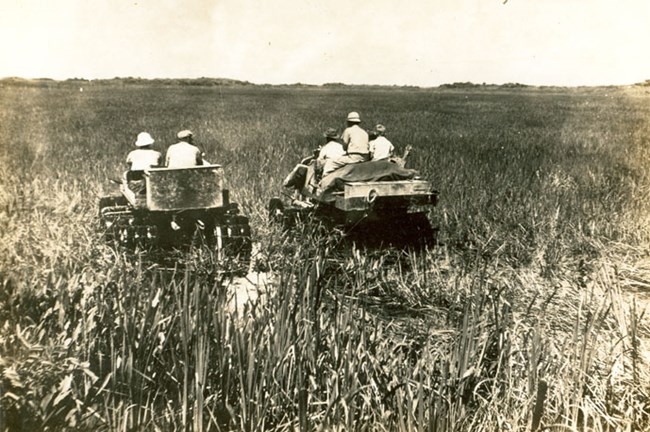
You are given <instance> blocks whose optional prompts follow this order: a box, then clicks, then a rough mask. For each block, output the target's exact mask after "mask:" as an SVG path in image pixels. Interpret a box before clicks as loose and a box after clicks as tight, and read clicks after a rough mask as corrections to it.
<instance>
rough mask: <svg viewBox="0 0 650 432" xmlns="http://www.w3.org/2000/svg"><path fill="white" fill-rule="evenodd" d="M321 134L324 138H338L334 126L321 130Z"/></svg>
mask: <svg viewBox="0 0 650 432" xmlns="http://www.w3.org/2000/svg"><path fill="white" fill-rule="evenodd" d="M323 136H324V137H325V138H334V139H338V138H339V132H338V131H337V130H336V129H334V128H328V129H327V130H326V131H325V132H323Z"/></svg>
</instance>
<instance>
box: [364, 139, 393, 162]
mask: <svg viewBox="0 0 650 432" xmlns="http://www.w3.org/2000/svg"><path fill="white" fill-rule="evenodd" d="M368 145H369V147H370V154H371V155H372V160H374V161H376V160H382V159H388V158H389V157H391V156H392V155H393V151H395V147H394V146H393V144H392V143H391V142H390V141H388V139H386V137H383V136H378V137H377V138H375V139H374V140H372V141H370V144H368Z"/></svg>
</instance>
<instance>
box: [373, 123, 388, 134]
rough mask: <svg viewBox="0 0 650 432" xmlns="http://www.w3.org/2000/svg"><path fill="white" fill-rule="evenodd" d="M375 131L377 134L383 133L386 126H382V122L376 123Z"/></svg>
mask: <svg viewBox="0 0 650 432" xmlns="http://www.w3.org/2000/svg"><path fill="white" fill-rule="evenodd" d="M375 131H376V132H377V133H378V134H379V135H383V134H384V132H386V126H384V125H383V124H378V125H377V126H375Z"/></svg>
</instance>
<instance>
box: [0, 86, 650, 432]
mask: <svg viewBox="0 0 650 432" xmlns="http://www.w3.org/2000/svg"><path fill="white" fill-rule="evenodd" d="M0 101H1V103H2V109H0V137H2V138H0V139H1V141H0V163H1V164H2V166H3V167H4V169H2V170H0V226H1V227H2V230H0V283H1V284H2V286H1V287H0V354H1V357H0V370H1V372H2V374H1V376H0V392H1V393H0V398H1V403H2V410H1V411H0V429H3V430H60V429H69V430H88V429H95V430H172V429H185V430H188V429H191V430H195V431H201V430H250V431H258V430H328V431H329V430H369V431H377V430H400V431H402V430H420V431H425V430H428V431H434V430H438V431H440V430H449V431H452V430H453V431H461V430H468V431H469V430H471V431H481V430H486V431H487V430H490V431H492V430H538V429H540V430H541V429H544V428H545V429H547V430H594V431H612V430H648V428H650V400H649V399H648V389H649V388H650V369H649V363H648V362H649V361H650V354H649V347H648V343H649V339H648V336H647V335H648V330H650V328H649V322H648V318H647V317H646V315H645V314H644V312H645V307H646V305H647V299H648V290H649V289H650V258H649V257H650V169H649V168H648V167H649V166H650V94H648V91H647V89H646V88H643V87H637V88H625V89H623V88H601V89H550V88H549V89H532V88H516V89H496V88H473V89H445V90H442V89H439V90H414V89H410V90H407V89H393V90H385V89H384V90H382V89H352V88H350V89H346V88H332V89H319V88H255V87H190V86H166V87H163V86H159V87H153V86H146V85H145V86H135V85H134V86H113V87H107V86H97V85H87V86H86V87H84V89H83V92H81V91H79V88H78V87H73V86H66V85H64V84H59V85H51V86H50V87H44V88H38V87H18V86H15V87H4V88H0ZM351 110H356V111H359V112H360V113H361V114H362V117H363V118H364V121H365V122H364V125H365V126H366V127H367V128H369V127H371V126H372V125H374V123H375V122H381V123H383V124H385V125H386V126H387V128H388V136H389V138H390V139H391V140H392V141H393V142H394V143H395V145H396V146H397V147H398V149H400V150H401V149H403V148H404V146H405V145H406V144H410V145H412V146H413V151H412V153H411V155H410V156H409V160H408V166H410V167H414V168H417V169H418V170H419V171H420V172H421V174H422V177H424V178H427V179H430V180H431V181H432V182H433V183H434V185H435V187H436V188H437V189H438V190H439V191H440V204H439V206H438V208H437V209H436V210H435V211H434V212H432V214H431V215H430V218H431V220H432V222H433V223H434V225H436V226H437V227H438V228H439V238H438V240H439V243H440V244H439V245H438V246H437V247H436V248H433V249H431V250H429V251H428V252H426V253H417V254H416V253H409V252H399V251H391V250H386V251H364V250H362V249H356V248H353V249H351V250H350V251H349V253H342V252H341V247H340V244H341V239H340V235H339V234H337V233H333V234H332V235H330V236H316V235H313V232H312V231H311V230H312V228H311V227H309V226H305V227H299V229H298V230H297V231H295V232H292V233H289V234H282V233H281V232H280V231H279V230H278V229H277V228H276V227H273V226H271V225H270V224H269V221H268V220H267V216H266V211H265V208H266V203H267V202H268V200H269V198H271V197H272V196H276V195H278V194H279V192H280V189H281V187H280V183H281V180H282V179H283V178H284V176H285V175H286V173H287V172H288V171H289V170H290V169H291V168H292V167H293V165H294V164H295V162H296V161H297V160H298V159H300V157H301V156H304V155H307V154H310V153H311V151H312V149H313V148H314V147H315V145H316V144H317V143H318V142H319V141H320V140H321V137H320V133H321V132H322V131H323V130H324V129H325V128H327V127H330V126H333V127H337V126H338V127H342V120H343V119H344V118H345V115H346V114H347V112H348V111H351ZM185 128H189V129H192V130H193V131H194V132H195V135H196V141H197V143H198V144H200V145H201V146H202V147H203V148H204V149H205V151H206V155H207V158H208V159H209V160H210V161H212V162H217V163H221V164H223V165H225V167H226V177H227V183H228V187H229V189H230V190H231V196H232V199H233V201H236V202H239V203H240V205H241V208H242V210H243V212H244V213H245V214H248V215H250V216H251V225H252V227H253V232H254V236H255V240H256V242H258V243H259V252H258V253H257V255H256V257H255V260H256V263H257V264H258V265H259V266H260V267H265V268H268V269H270V270H271V271H270V275H271V276H270V279H269V283H268V284H267V285H265V286H263V287H261V290H262V291H263V292H262V293H261V294H263V297H264V298H265V301H264V302H260V303H249V304H247V305H246V306H245V310H243V311H242V310H239V311H232V310H231V309H230V308H229V307H228V305H229V304H230V302H229V299H228V298H227V290H226V287H227V286H228V285H229V284H230V283H231V281H229V280H228V279H227V278H225V277H224V276H223V275H222V273H221V272H220V271H219V270H221V269H220V268H219V264H218V263H215V261H214V260H213V259H212V256H211V255H210V254H205V253H204V252H205V251H196V253H193V254H192V253H190V254H188V255H187V256H185V257H184V261H185V263H184V264H185V265H183V266H182V267H181V266H179V268H178V269H177V271H176V272H169V271H163V270H160V269H157V268H156V267H155V266H152V265H151V264H149V263H147V262H145V261H140V260H138V259H133V258H132V257H129V256H127V255H126V254H125V253H123V252H122V251H120V250H115V249H113V248H111V247H109V246H108V245H104V244H102V243H101V242H100V241H99V239H100V233H99V232H98V230H97V221H96V214H97V207H96V205H97V201H98V198H99V196H101V195H103V194H105V193H108V192H110V191H112V187H111V184H110V182H109V181H108V180H107V179H108V178H117V177H118V176H119V175H120V172H121V171H122V170H123V169H124V159H125V156H126V154H127V153H128V151H129V150H131V149H132V142H133V140H134V138H135V136H136V134H137V133H138V132H140V131H143V130H146V131H148V132H150V133H151V134H152V135H153V136H154V138H155V139H156V140H157V145H158V148H159V149H160V150H164V149H165V147H166V146H167V145H169V144H172V143H173V141H174V136H175V133H176V132H177V131H178V130H181V129H185Z"/></svg>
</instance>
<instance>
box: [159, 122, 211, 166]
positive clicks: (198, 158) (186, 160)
mask: <svg viewBox="0 0 650 432" xmlns="http://www.w3.org/2000/svg"><path fill="white" fill-rule="evenodd" d="M176 136H177V137H178V140H179V142H177V143H176V144H172V145H171V146H169V148H168V149H167V156H166V158H165V164H166V165H167V168H190V167H193V166H197V165H203V164H204V160H203V152H201V150H200V149H199V148H198V147H196V146H195V145H194V138H193V134H192V131H189V130H182V131H180V132H179V133H178V134H177V135H176Z"/></svg>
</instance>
